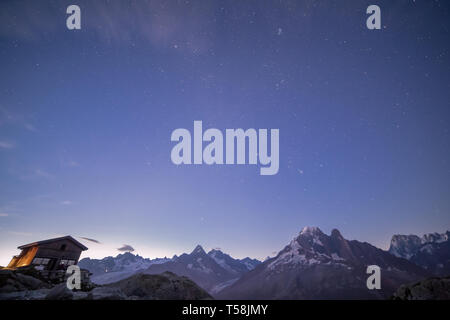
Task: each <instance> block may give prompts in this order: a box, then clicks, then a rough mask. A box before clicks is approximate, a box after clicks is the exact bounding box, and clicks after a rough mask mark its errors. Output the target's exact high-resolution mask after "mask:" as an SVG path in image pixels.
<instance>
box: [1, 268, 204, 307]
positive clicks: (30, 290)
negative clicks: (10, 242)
mask: <svg viewBox="0 0 450 320" xmlns="http://www.w3.org/2000/svg"><path fill="white" fill-rule="evenodd" d="M202 299H211V296H210V295H209V294H208V293H207V292H206V291H204V290H203V289H201V288H200V287H199V286H197V285H196V284H195V283H194V282H192V281H191V280H189V279H188V278H186V277H179V276H177V275H175V274H174V273H170V272H164V273H162V274H158V275H148V274H140V273H138V274H135V275H133V276H131V277H129V278H127V279H124V280H121V281H118V282H115V283H111V284H108V285H95V284H92V283H90V284H89V285H84V286H83V287H82V289H81V290H73V291H72V290H69V289H67V287H66V284H65V283H60V284H52V283H48V282H46V281H45V279H42V278H39V276H38V275H36V274H33V273H32V272H30V271H13V270H0V300H202Z"/></svg>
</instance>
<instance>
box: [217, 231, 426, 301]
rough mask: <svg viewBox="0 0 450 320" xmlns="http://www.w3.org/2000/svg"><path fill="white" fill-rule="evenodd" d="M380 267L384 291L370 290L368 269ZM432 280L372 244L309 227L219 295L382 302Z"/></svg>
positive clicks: (222, 297)
mask: <svg viewBox="0 0 450 320" xmlns="http://www.w3.org/2000/svg"><path fill="white" fill-rule="evenodd" d="M369 265H377V266H379V267H380V268H381V289H380V290H368V288H367V286H366V280H367V277H368V275H367V274H366V268H367V266H369ZM427 276H429V273H428V272H427V271H426V270H424V269H422V268H420V267H419V266H417V265H415V264H413V263H411V262H409V261H408V260H406V259H402V258H398V257H395V256H394V255H392V254H390V253H389V252H386V251H384V250H381V249H378V248H376V247H374V246H372V245H370V244H369V243H366V242H359V241H356V240H351V241H350V240H346V239H345V238H344V237H343V236H342V235H341V233H340V232H339V231H338V230H337V229H334V230H333V231H332V232H331V234H330V235H326V234H324V233H323V232H322V231H321V230H320V229H319V228H316V227H305V228H304V229H303V230H302V231H301V232H300V234H299V235H298V236H297V237H295V238H294V239H293V240H292V241H291V242H290V243H289V244H288V245H287V246H286V247H285V248H284V249H283V250H281V251H280V252H279V253H278V254H277V255H276V256H275V257H273V258H271V259H269V260H266V261H265V262H264V263H262V264H261V265H259V266H258V267H256V268H255V269H254V270H252V271H250V272H248V273H246V274H245V275H244V276H243V277H241V278H240V279H239V280H238V281H236V282H235V283H233V284H232V285H231V286H229V287H228V288H225V289H224V290H223V291H221V292H220V293H219V295H218V296H217V297H218V298H221V299H384V298H387V297H389V296H390V295H391V294H392V293H393V292H394V291H395V290H396V289H397V288H398V287H399V286H400V285H401V284H403V283H408V282H412V281H416V280H418V279H422V278H424V277H427Z"/></svg>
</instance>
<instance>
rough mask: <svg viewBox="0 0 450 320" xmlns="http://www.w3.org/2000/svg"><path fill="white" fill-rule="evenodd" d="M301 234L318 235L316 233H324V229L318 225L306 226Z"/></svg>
mask: <svg viewBox="0 0 450 320" xmlns="http://www.w3.org/2000/svg"><path fill="white" fill-rule="evenodd" d="M300 234H301V235H316V234H323V232H322V230H320V229H319V228H318V227H309V226H306V227H304V228H303V229H302V231H301V232H300Z"/></svg>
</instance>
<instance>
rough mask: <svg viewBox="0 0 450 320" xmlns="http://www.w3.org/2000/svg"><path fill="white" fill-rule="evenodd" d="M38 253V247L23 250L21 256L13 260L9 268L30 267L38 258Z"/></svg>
mask: <svg viewBox="0 0 450 320" xmlns="http://www.w3.org/2000/svg"><path fill="white" fill-rule="evenodd" d="M37 251H38V248H37V247H29V248H26V249H23V250H22V252H21V253H20V255H18V256H15V257H13V258H12V260H11V262H10V263H9V264H8V268H18V267H23V266H28V265H30V264H31V262H32V261H33V259H34V257H35V256H36V253H37Z"/></svg>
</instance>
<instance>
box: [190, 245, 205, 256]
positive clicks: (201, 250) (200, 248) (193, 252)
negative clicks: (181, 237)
mask: <svg viewBox="0 0 450 320" xmlns="http://www.w3.org/2000/svg"><path fill="white" fill-rule="evenodd" d="M195 253H197V254H198V253H201V254H206V252H205V250H203V247H202V246H201V245H197V246H196V247H195V249H194V250H193V251H192V252H191V254H195Z"/></svg>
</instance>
